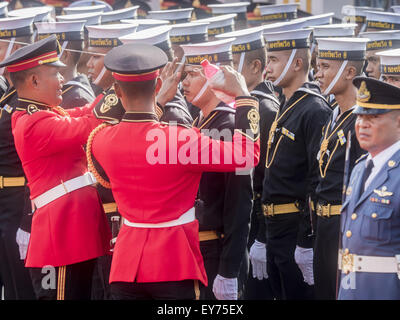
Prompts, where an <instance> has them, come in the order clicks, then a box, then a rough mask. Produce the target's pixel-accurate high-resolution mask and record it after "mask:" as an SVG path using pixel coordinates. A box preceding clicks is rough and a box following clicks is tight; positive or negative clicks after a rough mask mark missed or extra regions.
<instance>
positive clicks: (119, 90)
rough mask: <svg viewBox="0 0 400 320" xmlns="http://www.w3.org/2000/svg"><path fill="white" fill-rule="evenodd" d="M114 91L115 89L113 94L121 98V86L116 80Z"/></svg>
mask: <svg viewBox="0 0 400 320" xmlns="http://www.w3.org/2000/svg"><path fill="white" fill-rule="evenodd" d="M114 91H115V94H116V95H117V97H118V98H119V99H121V98H122V90H121V86H120V85H119V83H118V81H115V83H114Z"/></svg>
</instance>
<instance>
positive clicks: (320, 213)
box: [317, 203, 324, 216]
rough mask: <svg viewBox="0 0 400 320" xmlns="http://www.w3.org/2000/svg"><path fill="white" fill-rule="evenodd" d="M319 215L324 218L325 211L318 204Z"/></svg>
mask: <svg viewBox="0 0 400 320" xmlns="http://www.w3.org/2000/svg"><path fill="white" fill-rule="evenodd" d="M317 214H318V215H319V216H323V215H324V214H323V210H322V206H321V205H320V204H319V203H318V204H317Z"/></svg>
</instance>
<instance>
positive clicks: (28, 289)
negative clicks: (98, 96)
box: [0, 187, 35, 300]
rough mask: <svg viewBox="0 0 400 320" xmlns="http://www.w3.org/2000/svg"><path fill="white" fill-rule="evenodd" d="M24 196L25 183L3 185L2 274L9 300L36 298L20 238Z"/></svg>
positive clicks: (0, 213)
mask: <svg viewBox="0 0 400 320" xmlns="http://www.w3.org/2000/svg"><path fill="white" fill-rule="evenodd" d="M24 196H25V189H24V187H12V188H4V189H0V278H1V281H2V283H3V286H4V299H5V300H34V299H35V294H34V292H33V288H32V281H31V278H30V276H29V271H28V269H26V268H25V266H24V261H23V260H21V258H20V255H19V248H18V244H17V242H16V234H17V230H18V227H19V225H20V222H21V217H22V215H23V212H24V203H25V202H24ZM0 292H1V291H0Z"/></svg>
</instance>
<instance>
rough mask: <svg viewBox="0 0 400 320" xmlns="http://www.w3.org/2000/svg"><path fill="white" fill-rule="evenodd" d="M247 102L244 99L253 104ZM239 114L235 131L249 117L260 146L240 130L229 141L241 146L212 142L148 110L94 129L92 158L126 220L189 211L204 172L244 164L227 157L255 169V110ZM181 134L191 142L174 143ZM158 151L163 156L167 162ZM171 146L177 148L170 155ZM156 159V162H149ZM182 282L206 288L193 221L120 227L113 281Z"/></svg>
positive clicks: (246, 123)
mask: <svg viewBox="0 0 400 320" xmlns="http://www.w3.org/2000/svg"><path fill="white" fill-rule="evenodd" d="M246 98H247V99H246V100H247V101H249V100H250V99H252V98H250V97H246ZM237 111H238V112H237V113H236V126H235V127H236V128H237V129H239V130H243V131H244V130H245V129H248V128H249V125H250V121H249V120H248V119H251V121H252V123H251V124H252V125H253V129H254V132H256V131H257V133H255V134H254V136H255V139H254V140H256V141H257V143H253V140H252V139H249V137H250V135H249V136H246V135H243V134H241V133H238V132H236V133H235V136H234V141H236V142H237V141H242V142H243V143H242V144H236V145H233V144H232V143H231V142H225V143H224V142H222V141H216V140H212V139H210V138H209V137H207V136H205V135H202V134H201V133H200V131H199V130H198V129H192V128H186V127H184V126H169V125H167V124H163V123H160V122H158V121H157V116H156V115H155V114H152V113H129V112H127V113H126V114H125V115H124V117H123V119H122V121H121V122H120V123H119V124H117V125H115V126H113V127H108V128H105V129H103V130H101V131H100V132H98V133H97V134H96V136H95V137H94V139H93V144H92V151H93V155H94V157H95V158H96V160H97V161H98V162H99V163H100V165H101V166H102V167H103V168H104V170H105V172H106V174H107V176H108V177H109V179H110V182H111V188H112V190H113V194H114V198H115V200H116V203H117V206H118V209H119V211H120V213H121V215H122V216H123V217H124V219H126V220H128V221H130V222H135V223H151V224H155V223H161V222H166V221H171V220H175V219H178V218H179V217H180V216H181V215H182V214H183V213H185V212H187V211H188V210H189V209H191V208H193V206H194V202H195V197H196V194H197V190H198V187H199V182H200V178H201V174H202V172H204V171H234V170H235V169H236V168H239V167H242V166H243V163H242V164H240V163H238V161H237V159H238V158H235V157H233V161H232V162H231V163H224V155H226V154H235V155H236V156H237V155H239V154H240V156H243V155H245V156H246V159H247V160H248V161H249V162H252V166H254V165H256V164H257V162H258V156H259V143H258V112H257V111H256V110H255V109H254V108H249V107H247V106H242V107H239V108H238V109H237ZM243 131H242V133H243ZM185 136H186V137H190V138H186V139H184V140H182V139H177V137H185ZM163 138H165V141H162V140H163ZM160 139H161V140H160ZM160 141H162V142H161V143H158V144H157V142H160ZM163 142H165V143H163ZM246 142H247V144H248V145H247V147H249V145H251V148H249V149H250V150H249V149H247V150H245V148H246ZM156 144H157V145H158V147H159V148H157V147H155V145H156ZM163 146H164V147H163ZM252 147H254V149H253V148H252ZM163 148H164V151H165V152H166V153H165V154H166V155H167V156H166V158H164V159H165V161H163V156H162V153H163ZM174 148H176V149H175V150H176V151H172V150H173V149H174ZM156 149H158V151H156ZM189 150H190V151H191V152H192V153H191V155H192V156H193V155H194V157H192V158H191V160H192V161H186V162H185V161H182V155H183V154H185V155H188V154H189V152H190V151H189ZM193 150H195V151H193ZM216 150H218V151H219V152H220V157H218V159H219V161H220V163H219V164H218V163H215V161H213V160H215V157H214V159H211V154H212V153H213V152H215V151H216ZM246 152H247V153H246ZM154 154H155V155H157V156H158V160H159V161H157V160H155V159H154V156H152V155H154ZM175 156H177V158H176V159H174V157H175ZM203 157H206V158H208V159H209V163H205V161H204V158H203ZM183 158H185V157H184V156H183ZM231 158H232V157H231ZM194 159H195V160H194ZM175 160H176V161H175ZM193 160H194V161H193ZM213 162H214V163H213ZM249 162H247V163H249ZM174 163H175V164H174ZM185 279H194V280H195V279H198V280H200V281H201V282H203V283H204V284H205V285H207V276H206V273H205V270H204V264H203V258H202V256H201V253H200V248H199V235H198V222H197V220H194V221H192V222H189V223H186V224H183V225H179V226H173V227H166V228H137V227H131V226H127V225H123V226H122V228H121V230H120V232H119V234H118V239H117V242H116V245H115V248H114V255H113V261H112V266H111V273H110V282H118V281H122V282H162V281H180V280H185Z"/></svg>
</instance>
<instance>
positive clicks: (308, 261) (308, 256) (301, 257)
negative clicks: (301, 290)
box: [294, 246, 314, 286]
mask: <svg viewBox="0 0 400 320" xmlns="http://www.w3.org/2000/svg"><path fill="white" fill-rule="evenodd" d="M313 257H314V251H313V249H312V248H302V247H299V246H296V250H295V252H294V259H295V260H296V263H297V265H298V266H299V268H300V270H301V272H302V274H303V278H304V281H305V282H306V283H307V284H308V285H310V286H312V285H313V284H314V272H313Z"/></svg>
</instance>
